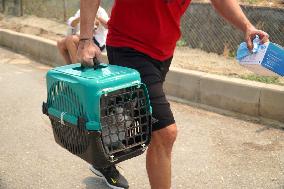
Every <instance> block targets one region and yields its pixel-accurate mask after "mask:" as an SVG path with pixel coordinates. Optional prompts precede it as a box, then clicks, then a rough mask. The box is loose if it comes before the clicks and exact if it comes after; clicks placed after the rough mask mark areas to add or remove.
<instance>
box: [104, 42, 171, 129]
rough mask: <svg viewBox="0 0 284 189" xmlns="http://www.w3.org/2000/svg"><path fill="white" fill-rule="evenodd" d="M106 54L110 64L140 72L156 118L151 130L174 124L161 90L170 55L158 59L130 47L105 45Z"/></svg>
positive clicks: (168, 105)
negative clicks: (163, 58) (167, 57)
mask: <svg viewBox="0 0 284 189" xmlns="http://www.w3.org/2000/svg"><path fill="white" fill-rule="evenodd" d="M107 55H108V60H109V63H110V64H113V65H119V66H125V67H129V68H133V69H136V70H137V71H138V72H139V73H140V77H141V80H142V82H143V83H145V84H146V86H147V89H148V93H149V97H150V103H151V106H152V110H153V114H152V115H153V118H155V119H156V120H157V122H156V123H154V124H153V131H156V130H159V129H162V128H165V127H167V126H169V125H171V124H174V123H175V120H174V117H173V113H172V111H171V108H170V104H169V102H168V101H167V99H166V96H165V93H164V91H163V83H164V81H165V77H166V74H167V72H168V71H169V67H170V64H171V61H172V57H171V58H169V59H167V60H165V61H158V60H155V59H153V58H151V57H149V56H148V55H146V54H144V53H141V52H139V51H136V50H134V49H132V48H127V47H110V46H107Z"/></svg>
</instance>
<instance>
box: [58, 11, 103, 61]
mask: <svg viewBox="0 0 284 189" xmlns="http://www.w3.org/2000/svg"><path fill="white" fill-rule="evenodd" d="M108 20H109V16H108V14H107V12H106V11H105V10H104V9H103V8H102V7H99V9H98V12H97V15H96V19H95V21H94V28H93V42H94V43H95V44H96V46H97V47H98V48H99V50H100V51H104V50H105V47H106V46H105V43H106V36H107V32H108V29H107V22H108ZM79 23H80V10H78V11H77V12H76V14H75V15H74V16H72V17H70V18H69V19H68V20H67V25H68V29H67V36H66V37H64V38H63V39H61V40H59V41H57V47H58V49H59V52H60V54H61V55H62V56H63V58H64V60H65V62H66V64H72V63H77V62H78V59H77V48H78V45H79V34H80V24H79Z"/></svg>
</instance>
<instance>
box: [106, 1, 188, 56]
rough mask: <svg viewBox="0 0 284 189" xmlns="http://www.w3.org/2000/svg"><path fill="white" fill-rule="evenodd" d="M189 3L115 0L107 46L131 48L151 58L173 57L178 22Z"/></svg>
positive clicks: (178, 28) (178, 35)
mask: <svg viewBox="0 0 284 189" xmlns="http://www.w3.org/2000/svg"><path fill="white" fill-rule="evenodd" d="M190 1H191V0H116V1H115V3H114V6H113V9H112V13H111V17H110V20H109V22H108V28H109V31H108V36H107V45H109V46H114V47H130V48H134V49H136V50H138V51H140V52H143V53H145V54H147V55H149V56H151V57H152V58H155V59H158V60H161V61H162V60H166V59H167V58H170V57H171V56H172V55H173V52H174V49H175V46H176V42H177V40H178V39H179V38H180V35H181V34H180V33H181V32H180V19H181V16H182V15H183V13H184V12H185V10H186V8H187V7H188V6H189V4H190Z"/></svg>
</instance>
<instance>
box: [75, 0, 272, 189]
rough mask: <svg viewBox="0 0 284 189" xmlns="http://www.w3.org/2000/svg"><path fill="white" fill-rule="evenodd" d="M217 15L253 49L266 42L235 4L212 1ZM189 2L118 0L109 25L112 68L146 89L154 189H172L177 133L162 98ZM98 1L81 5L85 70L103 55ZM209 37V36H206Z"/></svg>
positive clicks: (111, 175)
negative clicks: (134, 73) (126, 70)
mask: <svg viewBox="0 0 284 189" xmlns="http://www.w3.org/2000/svg"><path fill="white" fill-rule="evenodd" d="M211 2H212V4H213V6H214V7H215V9H216V10H217V11H218V12H219V13H220V14H221V15H222V16H223V17H224V18H225V19H227V20H228V21H229V22H231V23H232V24H233V25H234V26H236V27H237V28H238V29H240V30H241V31H243V32H244V35H245V40H246V42H247V43H248V47H249V49H252V39H253V38H254V37H255V35H258V36H260V37H261V40H262V42H265V41H267V40H268V34H266V33H265V32H263V31H261V30H257V29H256V28H255V27H254V26H253V25H252V24H251V23H250V22H249V20H248V19H247V18H246V16H245V15H244V13H243V12H242V10H241V8H240V6H239V5H238V3H237V0H211ZM189 4H190V0H115V3H114V7H113V9H112V13H111V18H110V20H109V22H108V28H109V33H108V37H107V43H106V44H107V53H108V59H109V63H110V64H115V65H120V66H126V67H130V68H134V69H136V70H138V72H139V73H140V75H141V79H142V82H144V83H145V84H146V85H147V88H148V91H149V96H150V101H151V106H152V108H153V117H154V118H155V119H157V120H158V121H157V122H156V123H154V124H153V134H152V141H151V144H150V145H149V148H148V151H147V157H146V168H147V173H148V177H149V181H150V185H151V188H152V189H170V188H171V153H172V147H173V144H174V142H175V139H176V136H177V127H176V124H175V120H174V117H173V114H172V111H171V109H170V104H169V103H168V101H167V100H166V97H165V94H164V92H163V82H164V80H165V77H166V74H167V72H168V70H169V67H170V64H171V61H172V57H173V52H174V49H175V46H176V41H177V40H178V39H179V38H180V19H181V16H182V15H183V13H184V12H185V11H186V9H187V7H188V6H189ZM99 5H100V0H81V22H80V23H81V34H80V42H79V48H78V56H79V59H80V61H81V63H82V64H83V65H85V66H92V65H93V61H92V58H93V57H97V58H99V56H100V50H99V48H98V47H97V46H96V45H95V44H94V43H93V42H92V35H93V34H92V28H93V23H94V20H95V16H94V15H96V14H94V12H96V11H97V10H98V7H99ZM208 32H210V31H208ZM91 170H92V171H93V172H94V173H95V174H97V175H98V176H101V177H102V178H104V179H105V181H106V182H107V184H108V185H109V186H110V187H111V188H128V187H129V186H128V183H127V180H126V179H125V178H124V177H123V176H122V175H121V174H119V172H118V171H117V170H116V168H115V166H111V167H106V168H105V169H96V168H95V167H91Z"/></svg>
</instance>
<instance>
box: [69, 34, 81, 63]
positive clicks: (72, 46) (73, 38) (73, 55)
mask: <svg viewBox="0 0 284 189" xmlns="http://www.w3.org/2000/svg"><path fill="white" fill-rule="evenodd" d="M78 44H79V36H78V35H70V36H67V37H66V47H67V49H68V52H69V56H70V59H71V63H73V64H74V63H78V57H77V49H78Z"/></svg>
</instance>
